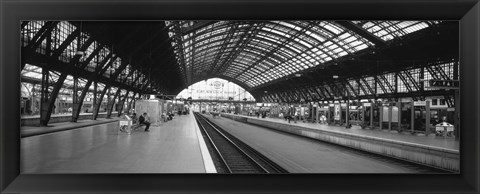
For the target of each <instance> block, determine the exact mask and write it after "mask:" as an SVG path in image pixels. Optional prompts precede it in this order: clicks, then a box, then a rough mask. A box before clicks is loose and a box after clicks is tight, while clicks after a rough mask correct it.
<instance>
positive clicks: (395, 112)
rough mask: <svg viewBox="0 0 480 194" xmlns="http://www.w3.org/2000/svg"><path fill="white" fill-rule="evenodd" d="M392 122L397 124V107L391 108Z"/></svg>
mask: <svg viewBox="0 0 480 194" xmlns="http://www.w3.org/2000/svg"><path fill="white" fill-rule="evenodd" d="M392 122H395V123H398V107H396V106H394V107H392Z"/></svg>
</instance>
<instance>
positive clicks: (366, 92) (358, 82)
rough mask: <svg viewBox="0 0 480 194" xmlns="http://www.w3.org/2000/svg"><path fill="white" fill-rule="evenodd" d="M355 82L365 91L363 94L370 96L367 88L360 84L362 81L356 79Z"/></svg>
mask: <svg viewBox="0 0 480 194" xmlns="http://www.w3.org/2000/svg"><path fill="white" fill-rule="evenodd" d="M355 81H356V82H357V84H358V87H359V88H360V89H361V90H362V91H363V94H365V95H366V94H369V93H368V91H367V89H365V87H364V86H363V84H362V82H360V79H356V80H355ZM359 95H360V94H359Z"/></svg>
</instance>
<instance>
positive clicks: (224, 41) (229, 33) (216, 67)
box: [192, 23, 240, 73]
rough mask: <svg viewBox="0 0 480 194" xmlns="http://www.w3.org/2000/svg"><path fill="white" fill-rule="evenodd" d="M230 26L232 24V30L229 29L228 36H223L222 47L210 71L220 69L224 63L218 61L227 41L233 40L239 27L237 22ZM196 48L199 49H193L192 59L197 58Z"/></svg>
mask: <svg viewBox="0 0 480 194" xmlns="http://www.w3.org/2000/svg"><path fill="white" fill-rule="evenodd" d="M229 26H230V30H229V31H228V33H227V36H226V37H225V38H223V40H222V44H221V47H220V49H219V51H218V53H217V54H216V56H215V59H214V60H213V64H212V66H211V68H210V70H209V71H208V72H210V73H212V72H213V71H214V70H216V69H219V65H222V64H218V62H219V60H220V57H221V56H222V55H223V54H224V52H225V48H226V47H227V43H228V42H230V40H232V36H233V34H235V31H236V30H237V29H238V25H236V24H233V23H231V24H229ZM239 42H240V41H238V42H237V44H238V43H239ZM193 45H195V42H194V44H193ZM235 48H236V47H235ZM196 50H197V49H196V48H193V50H192V59H195V53H194V52H195V51H196ZM192 64H195V63H192ZM192 67H193V65H192ZM220 67H221V66H220ZM192 73H193V72H192Z"/></svg>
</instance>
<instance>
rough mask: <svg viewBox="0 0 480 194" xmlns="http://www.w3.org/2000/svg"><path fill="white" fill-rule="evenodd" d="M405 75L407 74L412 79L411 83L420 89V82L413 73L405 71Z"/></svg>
mask: <svg viewBox="0 0 480 194" xmlns="http://www.w3.org/2000/svg"><path fill="white" fill-rule="evenodd" d="M404 73H405V75H406V76H407V78H408V79H409V80H410V83H412V84H413V87H415V88H416V90H417V91H418V90H420V84H418V82H417V81H415V78H413V76H412V74H411V73H410V71H408V70H407V71H404Z"/></svg>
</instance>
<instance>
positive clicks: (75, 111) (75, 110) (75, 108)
mask: <svg viewBox="0 0 480 194" xmlns="http://www.w3.org/2000/svg"><path fill="white" fill-rule="evenodd" d="M72 98H73V99H72V100H73V101H72V120H71V121H72V122H77V119H76V116H75V115H77V114H79V113H80V107H79V103H78V77H74V78H73V95H72Z"/></svg>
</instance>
